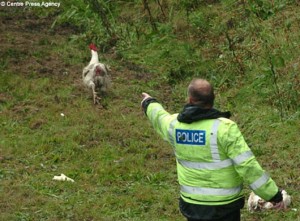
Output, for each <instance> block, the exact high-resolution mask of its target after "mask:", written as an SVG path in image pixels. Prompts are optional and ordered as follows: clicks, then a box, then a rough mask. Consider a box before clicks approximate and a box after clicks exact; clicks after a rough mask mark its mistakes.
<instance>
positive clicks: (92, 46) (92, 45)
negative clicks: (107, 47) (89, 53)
mask: <svg viewBox="0 0 300 221" xmlns="http://www.w3.org/2000/svg"><path fill="white" fill-rule="evenodd" d="M89 47H90V49H91V50H93V51H98V49H97V47H96V45H95V44H93V43H91V44H90V46H89Z"/></svg>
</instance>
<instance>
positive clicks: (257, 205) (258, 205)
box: [248, 190, 291, 212]
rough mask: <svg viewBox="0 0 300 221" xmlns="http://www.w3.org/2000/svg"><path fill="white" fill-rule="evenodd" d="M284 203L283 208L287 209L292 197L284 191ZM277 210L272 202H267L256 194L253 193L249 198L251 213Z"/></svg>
mask: <svg viewBox="0 0 300 221" xmlns="http://www.w3.org/2000/svg"><path fill="white" fill-rule="evenodd" d="M281 193H282V198H283V199H282V202H283V208H282V209H286V208H287V207H288V206H289V205H290V204H291V196H290V195H288V194H287V192H286V191H285V190H282V192H281ZM273 208H277V207H276V204H275V205H274V204H272V203H271V202H266V201H265V200H263V199H262V198H260V197H259V196H257V195H255V193H254V192H251V194H250V196H249V198H248V210H249V211H250V212H256V211H262V210H267V209H273Z"/></svg>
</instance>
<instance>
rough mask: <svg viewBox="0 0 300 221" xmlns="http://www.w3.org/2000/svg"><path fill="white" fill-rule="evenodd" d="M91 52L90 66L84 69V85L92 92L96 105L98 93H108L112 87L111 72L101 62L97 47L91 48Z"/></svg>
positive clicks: (91, 46)
mask: <svg viewBox="0 0 300 221" xmlns="http://www.w3.org/2000/svg"><path fill="white" fill-rule="evenodd" d="M89 48H90V50H91V60H90V62H89V64H88V65H87V66H86V67H85V68H83V71H82V80H83V83H84V84H85V85H86V86H87V87H88V88H90V89H91V90H92V93H93V99H94V104H95V103H96V102H97V100H99V99H100V97H98V93H99V92H101V93H103V92H106V91H107V89H108V88H109V87H110V85H111V80H110V76H109V74H108V71H109V70H110V69H109V68H108V67H107V66H106V65H105V64H103V63H100V62H99V56H98V52H97V47H96V46H95V45H94V44H90V46H89Z"/></svg>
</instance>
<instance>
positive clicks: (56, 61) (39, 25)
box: [0, 7, 77, 75]
mask: <svg viewBox="0 0 300 221" xmlns="http://www.w3.org/2000/svg"><path fill="white" fill-rule="evenodd" d="M0 15H1V22H0V42H1V48H0V57H1V58H2V59H1V62H0V69H1V70H2V71H3V72H7V73H18V74H31V73H39V74H41V75H45V74H49V75H55V74H62V73H65V72H72V71H70V70H67V69H72V67H71V66H67V65H66V64H65V63H64V62H63V61H62V59H61V58H60V56H59V55H58V54H50V51H51V50H50V49H51V48H50V47H53V46H56V45H58V44H59V43H61V42H65V41H66V39H68V37H69V36H70V35H71V34H73V33H74V32H75V31H74V30H72V29H71V27H65V26H64V27H58V28H57V29H55V30H53V29H51V28H50V27H51V25H52V23H53V21H54V19H55V17H51V16H50V17H38V16H36V15H35V14H34V13H33V12H32V11H25V10H21V9H14V10H11V9H9V8H8V7H6V8H2V9H1V11H0ZM74 69H77V67H74Z"/></svg>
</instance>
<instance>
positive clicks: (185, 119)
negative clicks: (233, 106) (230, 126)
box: [177, 104, 231, 124]
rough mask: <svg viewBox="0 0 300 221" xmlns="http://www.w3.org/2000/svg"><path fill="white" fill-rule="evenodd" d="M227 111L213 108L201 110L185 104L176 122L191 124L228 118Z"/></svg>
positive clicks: (228, 113) (195, 106)
mask: <svg viewBox="0 0 300 221" xmlns="http://www.w3.org/2000/svg"><path fill="white" fill-rule="evenodd" d="M230 116H231V114H230V112H229V111H227V112H221V111H218V110H216V109H214V108H211V109H202V108H201V107H199V106H197V105H193V104H186V105H185V106H184V108H183V110H182V111H181V112H180V113H179V115H178V117H177V120H178V121H179V122H182V123H188V124H190V123H193V122H195V121H199V120H205V119H216V118H219V117H225V118H230Z"/></svg>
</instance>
